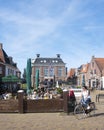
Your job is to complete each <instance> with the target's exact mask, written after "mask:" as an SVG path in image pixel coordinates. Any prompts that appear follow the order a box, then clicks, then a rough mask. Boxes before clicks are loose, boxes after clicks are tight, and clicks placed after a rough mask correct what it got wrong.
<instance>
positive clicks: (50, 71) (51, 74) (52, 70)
mask: <svg viewBox="0 0 104 130" xmlns="http://www.w3.org/2000/svg"><path fill="white" fill-rule="evenodd" d="M49 76H50V77H53V76H54V68H53V67H51V68H49Z"/></svg>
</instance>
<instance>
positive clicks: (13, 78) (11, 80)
mask: <svg viewBox="0 0 104 130" xmlns="http://www.w3.org/2000/svg"><path fill="white" fill-rule="evenodd" d="M1 80H2V82H3V83H16V82H20V81H21V80H20V79H19V78H18V77H17V76H14V75H9V76H5V77H2V78H1Z"/></svg>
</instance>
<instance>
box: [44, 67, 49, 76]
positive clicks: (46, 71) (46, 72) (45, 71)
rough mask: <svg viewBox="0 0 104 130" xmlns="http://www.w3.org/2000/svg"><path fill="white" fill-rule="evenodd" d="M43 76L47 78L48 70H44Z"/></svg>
mask: <svg viewBox="0 0 104 130" xmlns="http://www.w3.org/2000/svg"><path fill="white" fill-rule="evenodd" d="M44 76H48V69H47V68H45V69H44Z"/></svg>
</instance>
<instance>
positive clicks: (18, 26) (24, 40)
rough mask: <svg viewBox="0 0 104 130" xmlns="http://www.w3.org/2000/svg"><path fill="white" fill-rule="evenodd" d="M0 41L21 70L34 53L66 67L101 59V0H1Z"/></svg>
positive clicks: (103, 0)
mask: <svg viewBox="0 0 104 130" xmlns="http://www.w3.org/2000/svg"><path fill="white" fill-rule="evenodd" d="M0 43H3V49H4V50H5V51H6V53H7V54H8V56H12V57H13V61H14V62H16V63H17V66H18V68H19V69H20V71H21V72H23V70H24V68H26V64H27V59H28V58H31V59H35V58H36V54H40V57H51V58H54V57H56V54H60V55H61V58H62V59H63V61H64V62H65V63H66V67H67V68H68V70H69V69H70V68H78V67H79V66H80V65H82V64H86V63H89V62H90V61H91V58H92V56H95V57H101V58H104V0H0Z"/></svg>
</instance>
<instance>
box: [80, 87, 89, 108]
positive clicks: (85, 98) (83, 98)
mask: <svg viewBox="0 0 104 130" xmlns="http://www.w3.org/2000/svg"><path fill="white" fill-rule="evenodd" d="M90 102H91V96H90V92H89V90H88V89H87V86H83V88H82V92H81V103H82V104H83V106H84V107H85V108H87V109H90V106H89V103H90Z"/></svg>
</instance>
